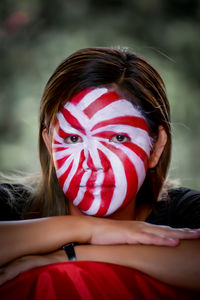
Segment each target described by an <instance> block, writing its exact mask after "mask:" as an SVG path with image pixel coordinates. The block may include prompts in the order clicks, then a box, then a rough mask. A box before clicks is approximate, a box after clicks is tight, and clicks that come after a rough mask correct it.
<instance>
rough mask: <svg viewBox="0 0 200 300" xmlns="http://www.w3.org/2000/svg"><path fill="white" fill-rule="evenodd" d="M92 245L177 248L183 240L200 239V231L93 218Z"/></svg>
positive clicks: (139, 222) (140, 222)
mask: <svg viewBox="0 0 200 300" xmlns="http://www.w3.org/2000/svg"><path fill="white" fill-rule="evenodd" d="M93 221H94V223H93V224H92V226H91V228H92V229H91V230H92V233H91V238H90V241H89V243H91V244H101V245H108V244H152V245H163V246H176V245H177V244H178V243H179V241H180V240H181V239H198V238H200V229H197V230H191V229H188V228H183V229H174V228H171V227H169V226H160V225H153V224H149V223H146V222H142V221H119V220H117V221H116V220H108V219H106V220H105V219H104V220H102V219H97V218H93Z"/></svg>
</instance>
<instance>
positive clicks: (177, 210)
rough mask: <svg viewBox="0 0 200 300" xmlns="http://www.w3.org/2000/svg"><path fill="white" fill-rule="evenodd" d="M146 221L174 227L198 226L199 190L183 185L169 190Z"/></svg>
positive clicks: (199, 226) (199, 219)
mask: <svg viewBox="0 0 200 300" xmlns="http://www.w3.org/2000/svg"><path fill="white" fill-rule="evenodd" d="M146 221H147V222H150V223H154V224H159V225H168V226H171V227H174V228H183V227H188V228H200V191H196V190H192V189H189V188H184V187H181V188H175V189H171V190H169V191H168V195H167V197H166V199H165V200H164V199H162V200H161V201H159V202H158V203H156V205H155V208H154V209H153V211H152V213H151V214H150V216H149V217H148V218H147V220H146Z"/></svg>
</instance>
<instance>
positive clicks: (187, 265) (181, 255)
mask: <svg viewBox="0 0 200 300" xmlns="http://www.w3.org/2000/svg"><path fill="white" fill-rule="evenodd" d="M75 251H76V255H77V259H78V260H92V261H102V262H109V263H116V264H119V265H123V266H128V267H132V268H135V269H137V270H139V271H142V272H144V273H146V274H147V275H149V276H152V277H154V278H155V279H157V280H160V281H162V282H164V283H167V284H171V285H175V286H178V287H182V288H188V289H191V290H196V291H200V257H199V253H200V240H193V241H191V240H190V241H189V240H183V241H181V243H180V244H179V245H178V246H176V247H161V246H154V245H114V246H96V245H79V246H76V247H75ZM61 255H63V254H61Z"/></svg>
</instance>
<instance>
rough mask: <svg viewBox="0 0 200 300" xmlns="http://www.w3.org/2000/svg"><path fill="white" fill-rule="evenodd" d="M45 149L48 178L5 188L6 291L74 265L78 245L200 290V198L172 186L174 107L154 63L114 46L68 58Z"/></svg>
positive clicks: (49, 98)
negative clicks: (29, 274) (23, 276)
mask: <svg viewBox="0 0 200 300" xmlns="http://www.w3.org/2000/svg"><path fill="white" fill-rule="evenodd" d="M39 147H40V161H41V167H42V174H41V176H37V177H33V178H31V180H30V182H29V183H27V182H26V184H25V183H24V184H3V185H1V206H2V208H1V219H2V220H4V222H1V224H0V234H1V250H0V251H1V254H0V265H2V271H1V275H0V283H1V284H3V283H5V282H6V281H8V280H10V279H12V278H14V277H15V276H17V275H18V274H19V273H21V272H23V271H25V270H28V269H31V268H34V267H36V266H42V265H47V264H51V263H54V262H64V261H66V260H67V257H66V253H65V251H64V250H60V249H61V247H62V246H63V245H65V244H68V243H71V242H76V243H78V245H77V244H76V245H75V246H74V245H70V251H71V254H70V251H67V253H68V255H69V256H70V255H72V256H74V255H76V258H77V260H90V261H100V262H110V263H114V264H119V265H123V266H128V267H132V268H135V269H138V270H140V271H142V272H144V273H146V274H148V275H150V276H152V277H154V278H156V279H158V280H160V281H162V282H164V283H168V284H171V285H175V286H179V287H184V288H188V289H192V290H199V289H200V259H199V251H200V240H199V237H200V230H198V228H200V194H199V192H196V191H191V190H189V189H186V188H180V189H172V190H169V191H167V190H166V188H165V178H166V174H167V170H168V166H169V161H170V155H171V128H170V108H169V103H168V100H167V97H166V92H165V87H164V83H163V81H162V79H161V77H160V76H159V74H158V73H157V71H156V70H155V69H154V68H153V67H152V66H151V65H150V64H149V63H148V62H146V61H145V60H144V59H143V58H141V57H139V56H138V55H136V54H134V53H132V52H129V51H127V50H123V49H122V50H119V49H111V48H88V49H83V50H80V51H77V52H76V53H74V54H72V55H71V56H69V57H68V58H67V59H66V60H65V61H64V62H62V63H61V65H60V66H58V68H57V69H56V70H55V72H54V74H53V75H52V76H51V78H50V79H49V81H48V82H47V85H46V87H45V90H44V94H43V97H42V101H41V106H40V133H39ZM6 220H7V221H6ZM11 220H15V221H11ZM73 251H75V253H74V252H73Z"/></svg>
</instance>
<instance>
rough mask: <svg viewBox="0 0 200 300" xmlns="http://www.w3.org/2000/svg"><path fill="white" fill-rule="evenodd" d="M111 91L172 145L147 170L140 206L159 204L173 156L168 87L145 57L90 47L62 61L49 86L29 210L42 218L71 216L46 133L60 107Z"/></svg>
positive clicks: (154, 134)
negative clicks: (88, 93)
mask: <svg viewBox="0 0 200 300" xmlns="http://www.w3.org/2000/svg"><path fill="white" fill-rule="evenodd" d="M100 86H108V87H109V86H112V87H115V88H116V89H117V90H118V91H120V92H121V93H123V94H124V96H125V97H126V99H128V100H130V101H132V102H133V104H134V105H137V106H138V107H139V108H141V110H142V112H143V114H144V117H145V118H146V121H147V122H148V124H149V128H150V134H151V136H152V137H153V140H154V141H155V140H156V138H157V135H158V126H159V125H162V126H163V127H164V129H165V131H166V133H167V136H168V140H167V144H166V146H165V149H164V151H163V153H162V156H161V158H160V160H159V163H158V164H157V166H156V167H155V168H154V169H149V170H148V172H147V175H146V178H145V181H144V183H143V185H142V187H141V188H140V190H139V192H138V194H137V199H136V204H138V203H139V204H140V203H142V202H143V203H144V202H145V203H149V204H153V203H155V202H156V201H157V199H158V196H159V194H160V191H161V189H162V186H163V183H164V180H165V178H166V174H167V170H168V166H169V162H170V156H171V130H170V108H169V103H168V100H167V96H166V91H165V86H164V83H163V80H162V78H161V77H160V75H159V74H158V72H157V71H156V70H155V69H154V68H153V67H152V66H151V65H150V64H149V63H148V62H147V61H146V60H145V59H143V58H142V57H140V56H138V55H136V54H135V53H132V52H130V51H128V50H126V49H114V48H86V49H82V50H79V51H77V52H75V53H74V54H72V55H71V56H69V57H68V58H67V59H66V60H64V61H63V62H62V63H61V64H60V65H59V66H58V67H57V69H56V70H55V72H54V73H53V75H52V76H51V77H50V79H49V81H48V82H47V84H46V87H45V89H44V93H43V96H42V99H41V105H40V130H39V155H40V162H41V167H42V174H41V181H40V183H39V186H38V187H37V193H35V195H34V197H33V201H32V205H31V207H30V208H29V209H30V211H32V212H33V211H37V212H38V214H39V215H40V216H51V215H64V214H66V213H68V200H67V199H66V197H65V195H64V193H63V192H62V190H61V187H60V185H59V183H58V180H57V177H56V173H55V169H54V166H53V161H52V158H51V157H50V155H49V153H48V150H47V148H46V146H45V144H44V141H43V138H42V131H43V129H44V128H46V129H47V131H48V133H49V134H51V132H52V130H51V129H52V126H53V124H54V122H55V118H56V114H57V112H58V111H59V109H60V107H61V105H62V104H63V103H65V102H66V101H69V100H70V99H71V98H72V97H73V96H74V95H75V94H76V93H78V92H80V91H81V90H83V89H85V88H88V87H90V88H91V87H100Z"/></svg>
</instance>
